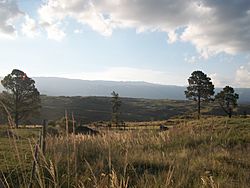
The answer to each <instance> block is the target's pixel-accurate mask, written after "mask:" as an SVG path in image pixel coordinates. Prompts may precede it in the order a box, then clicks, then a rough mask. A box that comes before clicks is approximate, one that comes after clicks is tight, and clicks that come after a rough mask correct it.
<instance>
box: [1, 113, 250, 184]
mask: <svg viewBox="0 0 250 188" xmlns="http://www.w3.org/2000/svg"><path fill="white" fill-rule="evenodd" d="M18 147H20V143H19V144H18ZM27 148H28V147H27ZM29 148H30V147H29ZM27 150H29V151H30V149H27ZM1 152H3V150H1ZM30 153H31V152H30ZM19 154H20V156H23V155H25V153H22V152H20V153H19ZM26 155H27V153H26ZM249 159H250V119H240V118H239V119H237V118H232V119H227V118H208V119H203V120H200V121H196V120H194V121H186V122H185V121H183V122H180V123H179V124H178V125H176V126H174V127H173V128H172V129H171V130H170V131H165V132H159V131H157V130H147V131H144V130H143V129H138V130H136V131H124V132H123V131H120V132H114V131H110V132H105V134H101V135H97V136H87V135H78V136H73V135H69V136H68V137H67V136H61V137H49V138H47V152H46V155H45V156H43V155H42V154H41V153H40V157H39V164H37V168H36V173H35V177H34V179H33V185H35V186H34V187H143V188H144V187H149V188H151V187H157V188H158V187H229V188H230V187H250V160H249ZM23 160H24V158H23V157H21V159H20V161H21V162H19V163H18V162H17V163H16V166H15V168H13V165H12V166H11V168H10V167H9V166H8V165H5V167H1V169H2V172H3V174H4V175H2V181H3V182H5V185H6V186H7V184H8V185H10V186H12V187H18V185H19V186H20V187H27V185H29V184H30V172H31V165H28V164H27V163H25V164H24V163H23ZM30 164H32V160H30ZM17 172H18V173H17ZM18 176H19V179H16V177H18Z"/></svg>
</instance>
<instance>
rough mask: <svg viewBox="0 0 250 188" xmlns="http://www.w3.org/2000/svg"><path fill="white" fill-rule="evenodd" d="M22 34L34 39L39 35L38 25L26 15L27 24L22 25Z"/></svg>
mask: <svg viewBox="0 0 250 188" xmlns="http://www.w3.org/2000/svg"><path fill="white" fill-rule="evenodd" d="M22 33H23V34H24V35H26V36H27V37H30V38H34V37H36V36H38V35H39V30H38V26H37V23H36V21H35V20H34V19H32V18H30V17H29V15H25V23H23V24H22Z"/></svg>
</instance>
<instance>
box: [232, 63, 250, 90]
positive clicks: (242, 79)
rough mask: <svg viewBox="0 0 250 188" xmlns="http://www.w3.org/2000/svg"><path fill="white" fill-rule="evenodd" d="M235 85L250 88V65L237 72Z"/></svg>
mask: <svg viewBox="0 0 250 188" xmlns="http://www.w3.org/2000/svg"><path fill="white" fill-rule="evenodd" d="M235 83H236V84H237V85H238V86H239V87H250V63H248V64H247V65H245V66H241V67H240V68H239V69H238V70H237V71H236V77H235Z"/></svg>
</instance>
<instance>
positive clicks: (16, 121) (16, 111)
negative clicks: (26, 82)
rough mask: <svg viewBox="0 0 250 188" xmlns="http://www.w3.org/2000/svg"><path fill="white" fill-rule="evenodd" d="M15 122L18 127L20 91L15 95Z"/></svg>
mask: <svg viewBox="0 0 250 188" xmlns="http://www.w3.org/2000/svg"><path fill="white" fill-rule="evenodd" d="M15 97H16V98H15V103H16V104H15V124H16V128H18V124H19V122H18V115H19V114H18V93H16V96H15Z"/></svg>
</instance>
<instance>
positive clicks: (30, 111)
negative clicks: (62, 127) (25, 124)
mask: <svg viewBox="0 0 250 188" xmlns="http://www.w3.org/2000/svg"><path fill="white" fill-rule="evenodd" d="M1 83H2V85H3V87H4V88H5V89H6V91H4V92H3V97H2V100H3V102H4V104H5V106H6V107H7V108H8V110H9V112H10V113H11V115H12V116H13V117H14V120H15V125H16V127H17V128H18V125H19V121H20V120H26V119H28V118H30V117H31V116H32V115H34V114H36V113H37V112H38V111H39V109H40V107H41V105H40V104H41V100H40V93H39V91H38V90H37V88H36V87H35V81H34V80H33V79H31V78H29V77H28V76H27V75H26V74H25V73H24V72H23V71H21V70H17V69H14V70H13V71H12V72H11V74H8V75H7V76H5V77H4V79H3V80H2V81H1Z"/></svg>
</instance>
